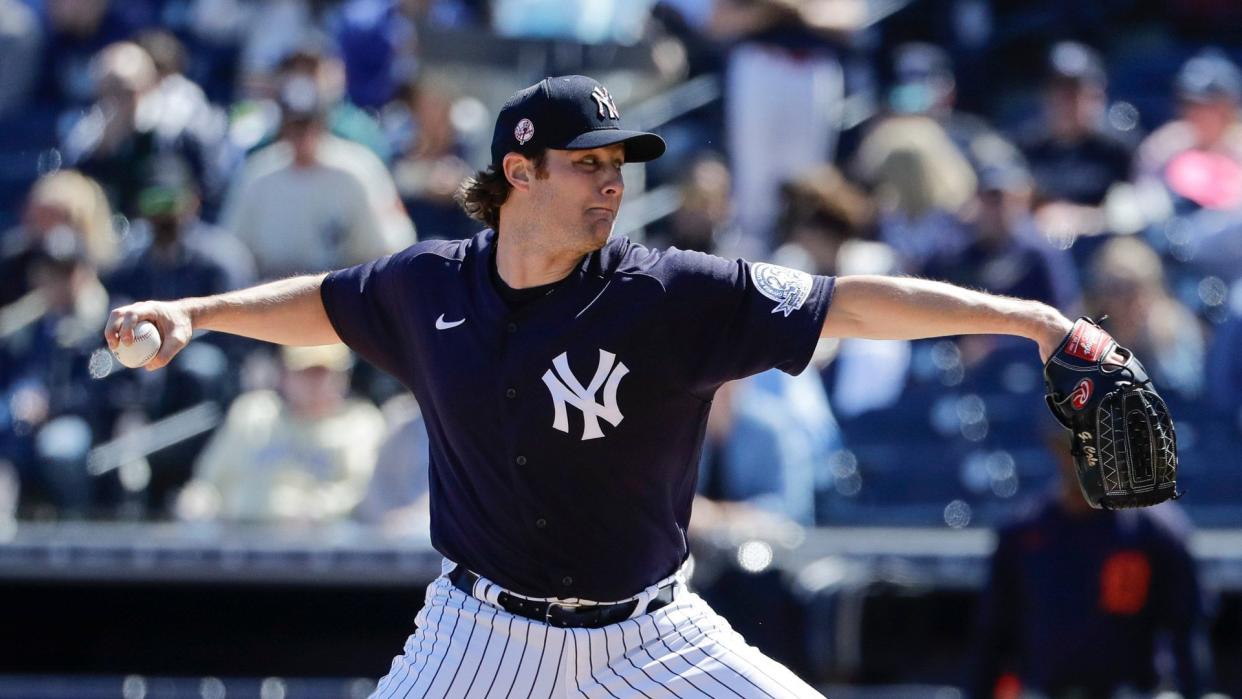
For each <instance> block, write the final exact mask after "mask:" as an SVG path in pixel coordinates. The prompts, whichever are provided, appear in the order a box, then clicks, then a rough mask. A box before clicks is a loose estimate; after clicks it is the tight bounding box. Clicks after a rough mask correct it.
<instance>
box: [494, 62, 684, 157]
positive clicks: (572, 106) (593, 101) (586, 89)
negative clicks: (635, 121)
mask: <svg viewBox="0 0 1242 699" xmlns="http://www.w3.org/2000/svg"><path fill="white" fill-rule="evenodd" d="M614 143H622V144H624V145H625V161H626V162H627V163H640V162H645V161H648V160H655V159H656V158H658V157H660V156H661V155H663V154H664V139H662V138H660V137H659V136H657V135H655V134H653V133H647V132H645V131H627V130H625V129H623V128H621V114H620V113H619V112H618V111H617V105H616V104H614V103H613V101H612V95H610V94H608V88H606V87H604V86H603V85H601V84H599V83H598V82H597V81H595V80H594V79H592V78H588V77H586V76H585V75H565V76H561V77H556V78H544V79H543V80H540V81H539V82H538V83H536V84H534V85H531V86H530V87H527V88H525V89H522V90H519V91H518V92H516V93H515V94H514V95H513V96H512V97H510V98H509V101H507V102H505V105H504V106H503V107H501V109H500V114H499V115H498V116H497V117H496V131H495V132H494V133H493V134H492V165H493V166H495V167H496V168H497V169H499V168H500V166H501V163H502V162H503V161H504V158H505V155H506V154H508V153H520V154H522V155H533V154H535V153H537V152H539V151H540V150H542V149H544V148H555V149H557V150H584V149H588V148H600V147H602V146H611V145H613V144H614Z"/></svg>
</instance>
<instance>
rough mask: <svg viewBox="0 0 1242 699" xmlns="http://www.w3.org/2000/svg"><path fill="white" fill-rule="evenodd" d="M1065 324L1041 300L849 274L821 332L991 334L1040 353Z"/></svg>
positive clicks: (907, 336) (905, 336)
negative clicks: (1029, 344) (1026, 342)
mask: <svg viewBox="0 0 1242 699" xmlns="http://www.w3.org/2000/svg"><path fill="white" fill-rule="evenodd" d="M1070 325H1071V323H1070V322H1069V320H1067V319H1066V318H1065V317H1064V316H1063V315H1061V313H1060V312H1059V311H1057V310H1056V309H1055V308H1052V307H1051V306H1048V305H1047V304H1043V303H1040V302H1037V301H1029V300H1026V299H1016V298H1009V297H1005V296H996V295H993V294H988V293H984V292H980V291H973V290H971V289H964V288H962V287H958V286H953V285H951V284H945V283H943V282H935V281H930V280H926V279H913V278H908V277H881V276H864V275H860V276H851V277H841V278H839V279H838V280H837V287H836V290H835V291H834V293H833V299H832V305H831V306H829V309H828V318H827V319H826V321H825V323H824V331H823V334H824V336H825V337H829V336H831V337H865V338H871V339H877V340H913V339H919V338H925V337H940V336H944V335H971V334H982V333H997V334H1005V335H1018V336H1021V337H1026V338H1030V339H1032V340H1034V341H1035V342H1037V343H1038V344H1039V346H1040V351H1041V354H1042V355H1045V356H1046V355H1047V354H1048V353H1049V352H1050V351H1051V348H1052V346H1054V345H1055V344H1056V343H1057V342H1059V341H1060V339H1061V338H1062V337H1064V335H1065V333H1066V332H1068V330H1069V327H1070Z"/></svg>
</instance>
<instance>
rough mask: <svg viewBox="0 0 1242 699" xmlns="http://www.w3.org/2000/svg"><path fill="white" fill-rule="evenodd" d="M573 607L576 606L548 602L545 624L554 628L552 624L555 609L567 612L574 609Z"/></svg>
mask: <svg viewBox="0 0 1242 699" xmlns="http://www.w3.org/2000/svg"><path fill="white" fill-rule="evenodd" d="M573 606H574V605H572V604H561V603H560V602H548V608H547V609H545V610H544V612H543V623H545V624H547V625H548V626H553V624H552V609H553V607H560V608H561V609H566V610H567V609H570V608H572V607H573Z"/></svg>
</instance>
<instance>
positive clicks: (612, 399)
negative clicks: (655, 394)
mask: <svg viewBox="0 0 1242 699" xmlns="http://www.w3.org/2000/svg"><path fill="white" fill-rule="evenodd" d="M616 359H617V355H615V354H613V353H612V352H608V351H606V350H602V349H601V350H600V351H599V366H598V367H596V369H595V376H593V377H592V378H591V383H590V384H588V385H587V387H586V388H583V387H582V382H580V381H578V377H576V376H574V372H573V371H571V370H570V369H569V358H568V357H567V356H566V355H565V353H564V352H561V354H560V356H558V357H557V358H556V359H553V360H552V369H548V370H547V371H545V372H544V373H543V382H544V383H545V384H547V386H548V390H549V391H551V393H552V403H553V406H554V409H555V411H556V414H555V416H554V417H553V419H552V427H553V428H555V429H558V430H560V431H561V432H564V433H566V434H568V433H569V415H568V411H567V410H566V409H565V404H566V403H568V404H570V405H572V406H574V407H575V408H577V409H578V410H581V411H582V418H583V429H582V440H583V441H586V440H588V439H599V438H600V437H603V436H604V433H603V431H602V430H600V428H599V419H600V418H604V419H605V420H607V421H608V422H609V423H611V424H612V426H613V427H616V426H617V425H620V424H621V420H622V419H624V417H625V416H624V415H622V414H621V409H620V408H618V407H617V386H618V385H620V383H621V379H622V378H623V377H624V376H625V375H626V374H628V373H630V370H629V369H627V368H626V367H625V365H624V364H622V363H621V362H616V365H615V366H614V364H613V362H615V361H616ZM554 370H555V371H554ZM601 386H603V388H604V403H603V405H601V404H599V403H596V402H595V393H596V392H597V391H599V389H600V387H601Z"/></svg>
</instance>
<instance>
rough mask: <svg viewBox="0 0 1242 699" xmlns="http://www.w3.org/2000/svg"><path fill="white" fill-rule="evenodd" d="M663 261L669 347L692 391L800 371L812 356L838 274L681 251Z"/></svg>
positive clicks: (672, 252)
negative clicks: (677, 355)
mask: <svg viewBox="0 0 1242 699" xmlns="http://www.w3.org/2000/svg"><path fill="white" fill-rule="evenodd" d="M660 266H661V267H663V269H662V270H661V272H662V276H664V281H665V285H666V288H667V289H668V293H669V294H670V296H671V298H672V301H673V305H674V307H675V312H674V317H673V319H672V320H671V322H670V324H669V327H670V329H671V334H672V337H671V338H670V339H671V340H672V341H673V342H672V345H671V346H673V347H674V348H676V350H675V351H679V352H680V353H681V355H682V356H681V361H682V362H683V363H684V367H685V370H686V373H687V374H688V375H689V376H690V377H691V387H692V388H693V389H695V390H699V391H713V390H715V388H716V387H717V386H719V385H720V384H722V383H724V382H726V381H731V380H733V379H740V378H743V377H746V376H750V375H752V374H757V373H759V372H762V371H766V370H768V369H772V368H777V369H780V370H781V371H784V372H786V373H788V374H799V373H801V372H802V370H803V369H805V368H806V366H807V364H808V363H809V362H810V361H811V355H812V353H813V352H814V351H815V344H816V342H818V340H819V336H820V332H821V331H822V329H823V325H824V318H825V317H826V316H827V315H828V306H829V304H830V303H831V300H832V292H833V289H834V287H835V283H836V279H835V278H834V277H825V276H817V275H811V274H807V273H806V272H800V271H798V270H794V269H790V268H788V267H781V266H779V265H774V264H769V263H766V262H755V263H752V262H748V261H746V260H727V259H724V258H721V257H716V256H714V255H707V254H703V253H698V252H689V251H683V250H676V249H674V250H670V251H668V252H666V253H665V254H664V259H663V260H662V264H661V265H660Z"/></svg>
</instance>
